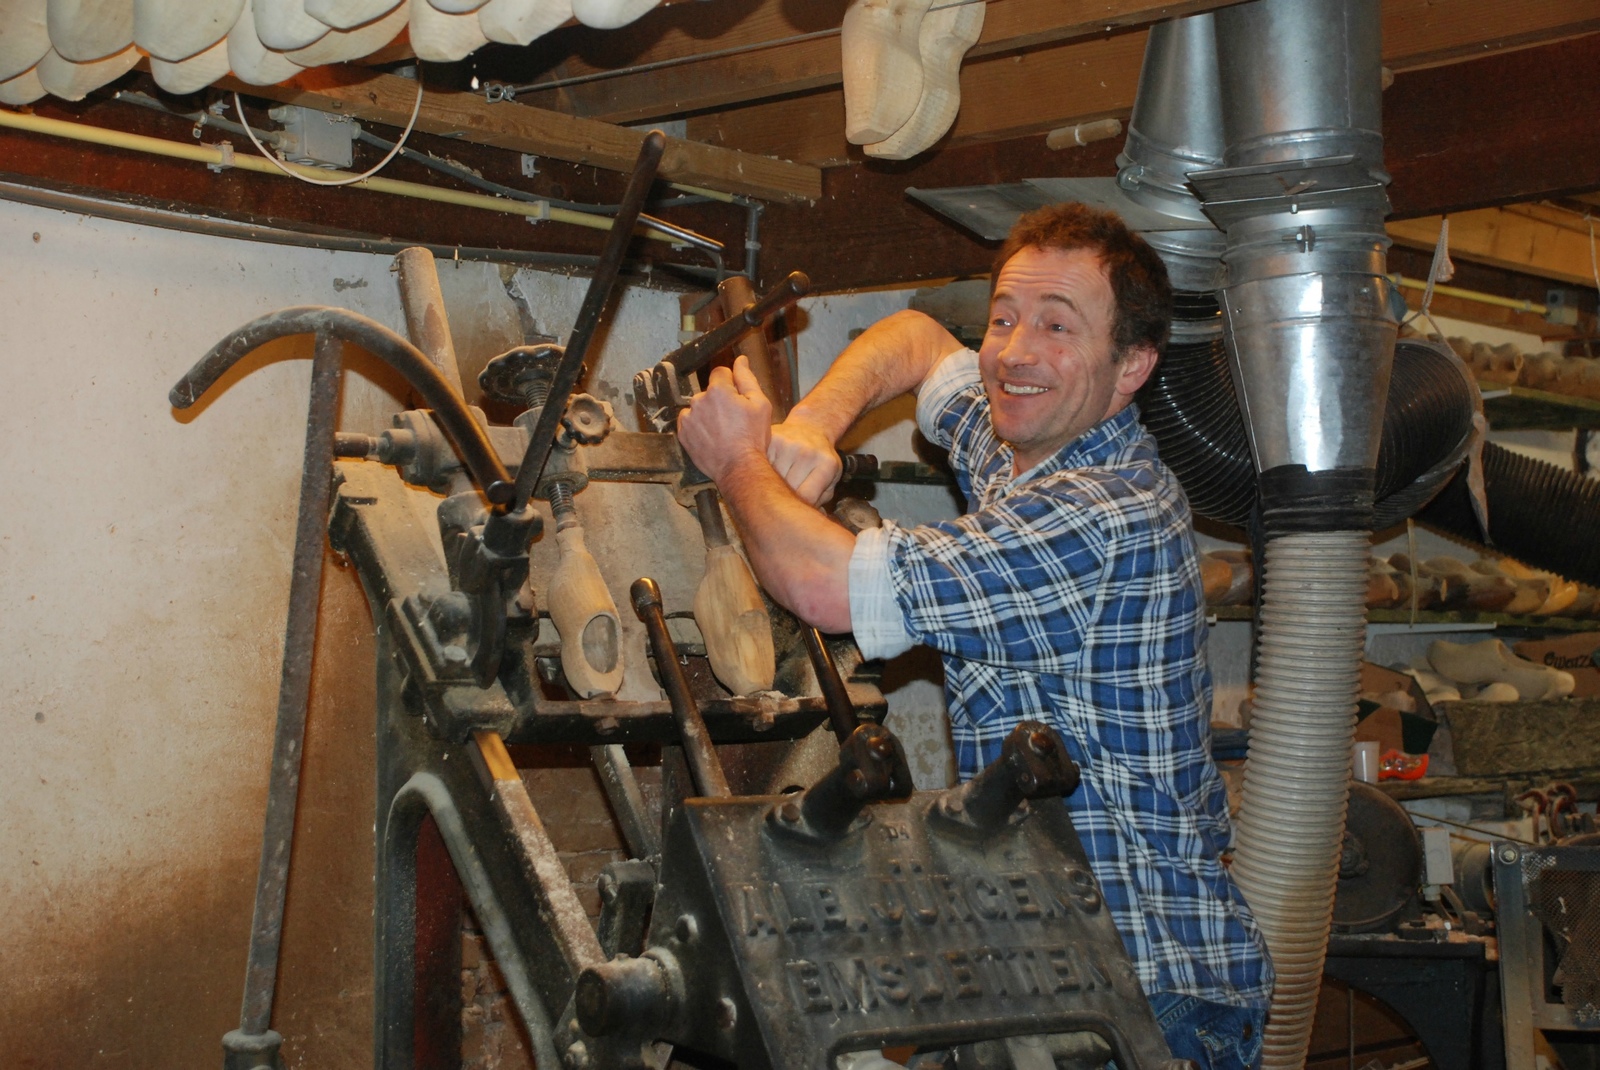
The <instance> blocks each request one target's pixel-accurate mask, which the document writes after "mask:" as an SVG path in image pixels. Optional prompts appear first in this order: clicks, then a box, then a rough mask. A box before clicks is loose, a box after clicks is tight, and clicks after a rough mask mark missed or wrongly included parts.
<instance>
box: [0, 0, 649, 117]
mask: <svg viewBox="0 0 1600 1070" xmlns="http://www.w3.org/2000/svg"><path fill="white" fill-rule="evenodd" d="M659 2H660V0H182V2H180V0H0V104H12V105H18V104H28V103H32V102H33V101H35V100H38V99H39V98H41V97H43V96H45V95H46V94H49V95H51V96H56V97H61V98H62V99H65V100H81V99H83V97H84V96H85V95H86V94H88V93H89V92H91V91H93V90H95V89H98V88H99V87H100V86H102V85H105V84H106V83H107V82H110V81H112V80H113V79H115V78H118V77H120V76H121V75H123V74H125V73H126V72H127V71H129V70H131V69H132V68H133V66H134V65H135V64H137V63H138V62H139V61H140V60H141V59H142V58H144V57H146V56H148V57H149V59H150V72H151V74H152V75H153V76H154V78H155V80H156V83H157V84H158V85H160V86H161V87H162V88H163V89H165V90H167V91H168V92H171V93H193V92H196V91H198V90H200V89H203V88H204V87H206V86H208V85H211V84H212V83H213V82H216V81H218V80H219V79H222V78H224V77H226V76H227V75H229V74H232V75H233V76H234V77H235V78H237V79H239V80H240V81H241V82H245V83H247V84H250V85H274V84H277V83H278V82H283V81H287V80H288V79H290V78H293V77H294V76H295V75H297V74H299V73H300V72H301V71H303V70H305V69H307V68H309V67H321V66H324V65H326V64H330V63H344V62H348V61H350V60H356V59H360V58H362V57H364V56H369V55H372V54H373V53H374V52H377V51H379V50H381V49H383V48H385V47H387V46H388V45H389V44H390V43H391V42H393V41H394V40H395V38H396V37H398V36H399V35H400V34H401V33H402V32H407V31H408V32H409V36H410V46H411V50H412V52H413V53H415V55H416V56H417V58H419V59H422V60H426V61H429V62H450V61H454V60H459V59H463V58H465V57H466V56H468V55H470V54H471V53H472V52H474V51H476V50H477V49H479V48H482V47H483V46H484V45H487V44H489V43H490V42H498V43H501V44H515V45H525V44H528V43H529V42H531V41H533V40H534V39H535V38H537V37H540V36H542V35H544V34H546V33H548V32H550V31H551V30H553V29H555V28H556V27H558V26H561V25H563V24H565V23H567V22H568V21H569V20H572V19H576V20H577V21H578V22H580V23H583V24H585V25H588V26H593V27H596V28H599V29H615V28H616V27H618V26H625V25H627V24H628V23H630V22H632V21H633V20H634V19H637V18H638V17H639V16H640V15H643V14H644V13H645V12H646V11H648V10H650V9H651V8H653V7H655V6H656V5H657V4H658V3H659Z"/></svg>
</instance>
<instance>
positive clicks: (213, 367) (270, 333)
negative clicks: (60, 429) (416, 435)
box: [167, 305, 512, 502]
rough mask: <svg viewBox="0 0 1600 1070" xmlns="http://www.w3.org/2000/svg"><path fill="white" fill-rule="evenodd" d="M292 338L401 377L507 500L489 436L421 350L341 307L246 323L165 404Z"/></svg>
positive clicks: (493, 493)
mask: <svg viewBox="0 0 1600 1070" xmlns="http://www.w3.org/2000/svg"><path fill="white" fill-rule="evenodd" d="M292 334H318V335H330V336H332V337H334V338H338V339H339V340H340V341H343V342H349V343H351V344H353V345H358V346H360V347H361V348H362V349H365V350H366V351H367V352H368V353H371V354H372V355H373V356H375V357H377V358H378V359H379V360H381V361H383V362H384V363H385V364H387V365H389V367H391V368H393V369H394V370H395V371H397V372H399V373H400V374H401V375H402V376H404V377H405V380H406V382H407V383H410V384H411V386H412V387H413V388H415V389H416V391H417V393H419V394H421V395H422V397H423V399H424V400H425V401H426V402H427V403H428V406H429V407H430V408H431V409H433V413H434V416H435V417H436V418H437V419H438V421H439V426H440V427H441V428H443V429H444V433H445V434H446V435H447V436H449V438H450V441H451V443H452V444H453V445H454V446H455V448H456V452H457V453H459V454H460V455H461V459H462V461H463V462H465V464H466V466H467V470H468V471H469V472H471V473H472V477H473V478H474V479H475V480H477V482H478V486H479V487H480V488H482V490H483V493H484V494H485V496H487V497H488V499H489V500H490V501H492V502H504V501H506V500H507V499H508V498H509V496H510V490H511V485H512V484H511V475H510V473H508V472H507V471H506V466H505V465H504V464H502V463H501V462H500V455H499V454H497V453H496V452H495V450H494V447H493V446H492V445H490V443H489V436H488V435H487V434H486V433H485V432H484V430H483V428H482V427H480V426H479V425H478V421H476V420H474V419H473V418H472V414H471V413H470V412H468V411H467V406H466V402H464V401H462V400H461V396H460V395H459V394H457V393H456V391H455V389H454V388H453V387H452V386H451V385H450V383H449V382H448V381H447V380H446V379H445V377H444V376H443V375H441V374H439V370H438V369H437V368H435V367H434V366H433V364H432V362H430V361H429V360H428V358H427V357H426V356H424V355H423V353H422V351H421V350H420V349H418V348H417V347H416V346H414V345H412V344H411V343H410V342H408V341H406V340H405V339H404V338H402V337H400V336H399V335H398V334H396V333H395V332H393V331H391V330H390V329H389V328H387V327H385V326H384V325H383V324H381V323H379V322H377V321H376V320H372V319H368V318H367V317H366V316H361V315H358V314H356V313H354V312H350V311H348V310H346V309H342V308H330V307H327V306H325V305H297V306H294V307H292V308H284V309H279V310H278V311H277V312H269V313H267V314H266V315H265V316H261V317H259V318H257V319H253V320H251V321H250V322H249V323H246V324H245V325H244V326H243V327H240V328H238V329H237V330H235V331H233V332H232V333H230V334H229V335H228V336H227V337H225V338H223V339H222V341H220V342H218V343H217V344H216V345H214V346H212V347H211V350H210V352H208V353H207V354H206V355H205V356H203V357H201V358H200V360H199V361H198V362H197V363H196V364H195V366H194V367H192V368H190V369H189V371H188V372H187V373H186V374H185V375H184V376H183V378H182V379H179V380H178V382H177V385H175V386H174V387H173V388H172V390H171V392H170V393H169V394H168V395H167V400H169V401H170V402H172V407H173V408H175V409H187V408H189V407H190V406H191V405H193V404H194V403H195V402H197V401H199V400H200V398H201V397H202V396H204V395H205V392H206V391H207V390H209V389H211V387H212V386H213V385H215V383H216V382H217V380H218V379H220V378H222V376H223V375H225V374H227V372H228V370H229V369H230V368H232V367H233V366H234V365H235V364H237V363H239V361H240V360H242V359H244V357H246V356H248V355H249V354H250V353H251V352H253V351H254V350H256V349H258V348H260V347H261V346H263V345H265V344H267V343H268V342H272V341H275V340H277V339H279V338H285V337H287V336H289V335H292Z"/></svg>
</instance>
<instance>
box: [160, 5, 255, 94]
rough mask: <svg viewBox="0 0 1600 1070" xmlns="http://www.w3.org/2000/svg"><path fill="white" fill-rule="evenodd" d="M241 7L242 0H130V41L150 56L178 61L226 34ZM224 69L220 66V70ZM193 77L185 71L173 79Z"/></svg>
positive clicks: (197, 53) (200, 50) (207, 47)
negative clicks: (131, 34)
mask: <svg viewBox="0 0 1600 1070" xmlns="http://www.w3.org/2000/svg"><path fill="white" fill-rule="evenodd" d="M243 9H244V0H182V2H179V0H133V43H134V44H136V45H138V46H139V47H140V48H142V49H144V50H145V51H146V52H148V53H150V58H151V59H159V60H165V61H166V62H167V63H178V62H180V61H182V60H186V59H188V58H190V57H191V56H198V55H199V54H200V53H202V52H204V51H206V50H207V49H209V48H212V47H214V46H215V45H216V44H217V43H218V42H219V41H222V40H223V39H224V38H226V37H227V36H228V31H229V30H231V29H233V24H234V23H235V22H237V21H239V12H240V11H242V10H243ZM211 65H212V66H215V62H214V61H213V62H212V64H211ZM227 73H228V72H227V69H226V68H224V69H223V72H222V74H227ZM222 74H219V75H217V77H218V78H221V77H222ZM169 77H171V76H170V75H169ZM194 77H195V75H193V74H192V73H189V74H186V75H184V76H180V77H176V78H174V79H173V80H174V81H175V82H181V83H183V84H188V83H189V82H191V81H193V79H194ZM205 84H206V85H210V84H211V83H210V82H207V83H205ZM163 88H165V87H164V86H163ZM195 88H196V89H198V88H200V87H199V86H196V87H195ZM171 92H176V90H171ZM187 92H191V93H192V92H194V90H193V89H191V90H187Z"/></svg>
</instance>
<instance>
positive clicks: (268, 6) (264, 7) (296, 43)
mask: <svg viewBox="0 0 1600 1070" xmlns="http://www.w3.org/2000/svg"><path fill="white" fill-rule="evenodd" d="M251 11H252V13H253V14H254V15H255V19H256V37H257V39H258V40H260V42H261V44H262V47H264V48H269V49H271V50H273V51H274V52H293V51H295V50H296V49H301V48H309V47H310V46H311V45H313V44H316V43H317V42H318V41H320V40H322V39H323V38H324V37H326V36H327V35H328V24H327V23H325V22H318V21H317V20H316V19H314V18H312V17H311V16H310V15H307V14H306V6H305V0H254V2H253V3H252V4H251ZM296 66H299V64H296ZM256 84H261V83H256Z"/></svg>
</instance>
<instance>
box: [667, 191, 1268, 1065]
mask: <svg viewBox="0 0 1600 1070" xmlns="http://www.w3.org/2000/svg"><path fill="white" fill-rule="evenodd" d="M1171 303H1172V292H1171V288H1170V287H1169V285H1168V283H1167V277H1166V270H1165V268H1164V267H1163V265H1162V263H1161V261H1160V259H1159V258H1158V257H1157V256H1156V254H1155V253H1154V252H1153V251H1152V250H1151V249H1150V248H1149V246H1147V245H1146V244H1145V243H1144V242H1143V241H1141V240H1140V239H1139V238H1138V237H1137V236H1135V235H1134V234H1132V233H1131V232H1129V231H1128V230H1127V228H1126V227H1124V226H1123V224H1122V222H1121V221H1120V220H1119V219H1118V218H1117V217H1116V216H1114V215H1111V214H1107V213H1102V212H1097V211H1094V210H1092V209H1088V208H1085V207H1083V206H1082V205H1056V206H1053V207H1050V208H1045V209H1041V210H1040V211H1038V212H1034V213H1031V214H1029V215H1026V216H1024V217H1023V218H1022V219H1021V220H1019V221H1018V223H1017V225H1016V227H1015V228H1014V229H1013V230H1012V233H1011V236H1010V238H1008V239H1007V241H1006V243H1005V245H1004V246H1003V247H1002V249H1001V251H1000V255H999V257H998V258H997V259H996V269H995V275H994V288H993V293H992V296H991V298H990V314H989V325H988V330H987V333H986V334H985V336H984V340H983V344H982V347H981V348H980V349H979V351H978V352H976V353H974V352H972V351H971V350H969V349H965V348H963V347H962V345H961V343H960V342H959V341H957V340H956V339H955V338H954V337H953V336H952V335H950V334H949V333H948V332H947V331H945V330H944V328H942V327H940V326H939V325H938V324H937V323H936V322H934V321H933V320H931V319H929V318H928V317H926V316H923V315H921V314H920V313H916V312H902V313H897V314H895V315H893V316H890V317H888V318H887V319H885V320H883V321H882V322H880V323H878V324H875V325H874V326H873V327H871V328H869V329H868V330H867V331H865V332H864V333H863V334H862V335H861V336H860V337H859V338H857V339H856V340H855V341H854V342H852V343H851V344H850V346H849V347H848V348H847V349H846V350H845V351H844V352H843V353H841V354H840V355H839V358H838V359H837V360H836V361H835V362H834V364H833V366H832V367H831V368H830V370H829V371H828V373H827V374H826V375H825V376H824V377H823V379H822V381H821V382H820V383H818V384H817V386H816V388H815V389H814V390H812V391H811V393H810V394H808V395H807V396H806V397H805V398H804V399H803V400H802V401H801V402H800V403H799V404H797V405H795V407H794V408H793V410H792V411H791V412H790V414H789V417H788V419H787V420H786V421H785V422H784V423H783V424H782V425H781V426H779V427H777V428H771V427H769V426H768V425H769V422H770V419H771V415H770V414H771V410H770V406H769V405H768V404H767V401H766V399H765V398H764V397H763V396H762V395H761V391H760V389H759V387H758V386H757V385H756V381H755V378H754V376H753V375H752V374H751V372H750V370H749V368H748V366H746V365H745V364H744V363H743V359H742V358H741V359H740V361H739V362H737V363H736V364H735V366H734V368H733V369H732V371H731V372H730V371H728V370H726V369H723V370H718V371H717V372H714V373H713V374H712V377H711V381H710V384H709V387H708V389H707V390H706V392H705V393H703V394H701V395H699V396H698V397H697V398H696V399H695V401H694V404H693V406H692V407H691V409H690V410H689V411H688V412H687V413H685V414H684V416H683V418H682V419H681V421H680V423H679V437H680V439H681V441H682V442H683V445H684V446H685V448H686V449H687V450H688V451H689V453H690V455H691V456H692V457H693V458H694V460H695V462H696V463H697V464H698V465H699V466H700V468H701V470H702V471H704V472H705V473H706V474H707V475H708V476H710V477H711V478H712V479H714V480H715V481H716V483H717V486H718V488H719V489H720V490H721V491H722V495H723V499H724V500H725V501H726V502H727V503H728V505H729V508H730V509H731V510H732V511H733V515H734V518H735V520H736V521H737V522H738V524H739V528H740V531H741V532H742V534H743V536H744V544H745V549H746V551H747V552H748V553H749V556H750V561H751V564H752V566H753V567H754V568H755V571H756V574H757V576H759V577H760V579H761V581H762V583H763V584H764V585H765V587H766V589H767V590H768V592H769V593H770V594H771V595H772V596H773V597H774V598H775V599H777V600H778V601H779V602H781V603H783V604H784V605H785V606H787V607H788V608H789V609H791V610H793V611H794V612H795V614H796V615H798V616H799V617H801V618H802V619H803V620H805V621H807V622H809V623H811V624H814V625H816V626H817V627H819V628H821V629H822V630H824V631H830V632H845V631H853V632H854V633H855V636H856V640H857V642H858V643H859V644H860V646H861V649H862V652H863V653H864V654H865V655H866V656H868V657H888V656H891V655H894V654H897V653H899V652H901V651H903V650H906V649H908V648H909V647H911V646H912V645H914V644H917V643H921V644H925V645H927V646H930V647H933V648H934V649H936V650H938V651H939V652H940V653H941V654H942V655H943V657H944V665H945V692H946V700H947V703H948V705H949V709H950V720H951V734H952V736H953V738H954V740H955V744H956V759H957V766H958V768H959V771H960V774H961V777H962V778H963V779H967V778H969V777H971V776H972V775H973V774H974V773H976V772H977V771H978V770H980V769H981V768H983V766H984V765H985V764H986V763H987V762H988V761H990V760H992V759H993V758H995V757H996V756H998V754H999V748H1000V744H1001V742H1002V741H1003V740H1004V738H1005V736H1006V734H1007V733H1008V732H1009V731H1010V730H1011V728H1012V727H1013V726H1015V725H1016V723H1017V722H1018V721H1020V720H1023V719H1027V718H1035V719H1038V720H1043V721H1047V722H1048V723H1050V724H1051V725H1052V726H1053V727H1054V728H1055V729H1056V730H1057V731H1058V732H1059V733H1060V734H1061V736H1062V738H1063V740H1064V741H1065V742H1066V745H1067V748H1068V750H1069V751H1070V752H1071V754H1072V758H1073V760H1074V761H1076V762H1077V763H1078V765H1079V767H1080V768H1081V770H1082V773H1083V780H1082V783H1081V785H1080V786H1079V788H1078V790H1077V791H1076V792H1075V793H1074V794H1073V795H1072V796H1071V797H1070V798H1069V799H1068V800H1067V805H1068V807H1069V808H1070V810H1071V812H1072V819H1073V823H1074V825H1075V826H1076V828H1077V831H1078V835H1079V837H1080V838H1081V839H1082V841H1083V845H1084V849H1085V850H1086V851H1087V853H1088V856H1089V861H1090V864H1091V865H1092V866H1093V868H1094V871H1095V875H1096V877H1097V878H1098V879H1099V881H1100V883H1101V887H1102V889H1103V891H1104V894H1105V898H1106V902H1107V904H1108V905H1109V906H1110V908H1111V911H1112V916H1113V918H1114V919H1115V921H1116V924H1117V928H1118V930H1119V932H1120V933H1121V934H1122V938H1123V941H1124V943H1125V944H1126V946H1127V948H1128V953H1129V955H1130V956H1131V957H1132V959H1133V961H1134V965H1135V967H1136V968H1137V970H1138V973H1139V980H1140V983H1141V984H1142V985H1143V986H1144V990H1145V992H1146V994H1147V995H1148V996H1149V997H1150V1000H1151V1005H1152V1007H1153V1008H1154V1009H1155V1012H1156V1016H1157V1019H1158V1020H1159V1021H1160V1023H1161V1026H1162V1030H1163V1032H1164V1033H1165V1034H1166V1037H1167V1041H1168V1044H1169V1045H1170V1046H1171V1047H1172V1049H1173V1054H1174V1055H1176V1056H1178V1057H1180V1058H1189V1059H1193V1060H1195V1061H1196V1062H1197V1063H1199V1065H1200V1066H1202V1067H1218V1068H1220V1067H1228V1068H1230V1070H1237V1068H1240V1067H1251V1066H1254V1065H1257V1063H1258V1062H1259V1059H1260V1051H1261V1033H1262V1025H1263V1019H1264V1017H1265V1012H1266V1007H1267V1004H1268V1002H1269V999H1270V995H1271V983H1272V971H1271V966H1270V965H1269V963H1268V961H1267V957H1266V952H1265V948H1264V944H1263V942H1262V939H1261V936H1260V933H1259V931H1258V930H1257V928H1256V925H1255V922H1254V919H1253V918H1252V917H1251V915H1250V912H1249V910H1248V908H1247V907H1246V905H1245V903H1244V900H1243V898H1242V897H1241V896H1240V894H1239V891H1238V889H1237V888H1236V887H1235V886H1234V884H1233V882H1232V880H1231V879H1230V878H1229V876H1228V872H1227V869H1226V866H1225V864H1224V862H1223V853H1224V851H1225V850H1226V848H1227V846H1228V839H1229V835H1230V830H1229V822H1228V812H1227V799H1226V794H1225V792H1224V790H1223V786H1222V782H1221V778H1220V776H1219V775H1218V773H1217V769H1216V766H1215V765H1214V764H1213V762H1212V760H1211V757H1210V751H1209V742H1210V732H1209V713H1210V708H1211V680H1210V673H1209V670H1208V668H1207V665H1206V657H1205V638H1206V623H1205V606H1204V603H1203V600H1202V598H1201V591H1200V576H1199V569H1198V565H1197V562H1196V555H1195V548H1194V536H1193V531H1192V525H1191V519H1190V514H1189V505H1188V501H1187V500H1186V499H1185V498H1184V495H1183V491H1182V490H1181V489H1180V488H1179V486H1178V484H1177V481H1176V480H1175V479H1174V478H1173V476H1172V473H1171V472H1169V471H1168V470H1167V468H1166V467H1165V466H1164V465H1163V464H1162V463H1161V461H1160V459H1159V458H1158V457H1157V455H1156V448H1155V443H1154V441H1153V440H1152V439H1151V438H1150V436H1149V435H1148V434H1147V433H1146V432H1145V431H1144V429H1143V428H1142V427H1141V426H1140V424H1139V422H1138V410H1137V407H1136V406H1134V404H1133V399H1134V394H1135V392H1136V391H1137V390H1138V389H1139V387H1140V386H1142V385H1143V384H1144V381H1145V380H1146V379H1147V378H1148V377H1149V375H1150V372H1151V370H1152V369H1153V368H1154V367H1155V364H1156V360H1157V359H1158V357H1159V355H1160V351H1161V348H1162V347H1163V346H1164V345H1165V343H1166V337H1167V331H1168V327H1169V324H1170V318H1171ZM908 391H911V392H915V393H916V395H917V421H918V423H919V425H920V426H921V428H922V431H923V433H924V434H925V435H926V436H927V437H928V438H929V439H930V440H931V441H933V442H936V443H938V444H939V445H941V446H943V447H945V448H946V449H948V450H949V451H950V465H951V468H952V469H953V470H954V471H955V473H956V477H957V480H958V482H959V484H960V487H961V491H962V493H963V494H964V495H965V496H966V499H967V504H968V512H967V513H966V515H964V516H962V517H959V518H958V519H955V520H952V521H948V522H944V523H939V524H928V525H922V526H918V527H902V526H900V525H897V524H894V523H893V522H890V521H886V522H885V523H884V525H883V527H882V528H880V529H875V530H871V531H866V532H863V533H862V534H861V535H859V536H852V535H850V534H848V533H847V532H845V531H844V529H842V528H840V527H839V526H838V525H836V524H834V523H833V522H832V521H830V520H829V519H827V518H826V517H825V516H824V515H823V514H822V513H821V512H820V511H818V510H817V509H816V507H815V506H816V503H818V502H821V501H824V500H826V499H827V498H828V497H829V496H830V495H831V494H832V491H833V486H834V484H835V482H837V480H838V478H839V461H838V456H837V454H836V452H835V443H837V442H838V440H839V438H840V437H841V436H842V435H843V434H844V433H845V431H846V430H848V429H849V427H850V426H851V424H853V423H854V422H855V420H856V419H857V418H858V417H859V416H861V415H862V414H863V413H866V412H868V411H870V410H872V409H873V408H876V407H877V406H878V405H881V404H883V403H884V402H886V401H889V400H890V399H892V398H894V397H897V396H899V395H901V394H904V393H906V392H908Z"/></svg>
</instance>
